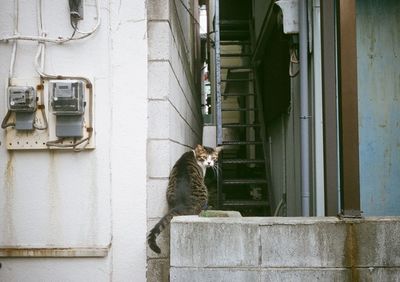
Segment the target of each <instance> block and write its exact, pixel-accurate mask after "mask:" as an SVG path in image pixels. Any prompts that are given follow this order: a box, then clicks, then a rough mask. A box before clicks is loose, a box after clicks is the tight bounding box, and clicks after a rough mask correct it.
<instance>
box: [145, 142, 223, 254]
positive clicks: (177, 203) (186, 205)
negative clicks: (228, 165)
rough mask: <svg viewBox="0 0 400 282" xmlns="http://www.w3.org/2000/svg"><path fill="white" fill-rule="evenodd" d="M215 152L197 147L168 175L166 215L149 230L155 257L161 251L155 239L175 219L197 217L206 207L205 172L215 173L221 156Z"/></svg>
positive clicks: (214, 150) (150, 244)
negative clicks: (176, 217) (184, 216)
mask: <svg viewBox="0 0 400 282" xmlns="http://www.w3.org/2000/svg"><path fill="white" fill-rule="evenodd" d="M221 149H222V147H217V148H215V149H213V148H209V147H204V146H202V145H197V146H196V148H195V149H194V150H191V151H188V152H186V153H184V154H183V155H182V156H181V157H180V159H179V160H178V161H177V162H176V163H175V165H174V167H173V168H172V170H171V173H170V175H169V182H168V189H167V202H168V207H169V210H168V212H167V214H166V215H165V216H164V217H163V218H161V220H160V221H159V222H158V223H157V224H156V225H155V226H154V227H153V229H151V230H150V233H149V235H148V236H147V243H148V244H149V247H150V248H151V249H152V250H153V251H154V252H156V253H158V254H159V253H160V252H161V250H160V248H159V247H158V246H157V243H156V238H157V236H158V235H159V234H160V233H161V231H162V230H163V229H164V228H165V227H166V226H167V225H168V224H169V223H170V222H171V219H172V218H173V217H174V216H176V215H196V214H199V213H200V212H201V210H202V209H205V208H206V207H207V200H208V192H207V187H206V185H205V184H204V176H205V173H206V169H207V168H208V167H211V168H213V169H216V161H217V160H218V153H219V152H220V151H221Z"/></svg>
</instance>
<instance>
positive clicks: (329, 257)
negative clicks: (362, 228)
mask: <svg viewBox="0 0 400 282" xmlns="http://www.w3.org/2000/svg"><path fill="white" fill-rule="evenodd" d="M307 220H308V219H306V218H304V219H303V220H302V221H301V222H297V223H292V224H291V223H290V221H289V220H287V221H286V223H284V222H285V221H284V220H282V222H281V223H272V225H270V226H261V244H262V266H263V267H343V264H344V263H349V262H346V260H345V252H344V248H345V240H346V227H345V224H344V223H340V222H338V221H337V220H335V221H331V220H325V221H324V220H320V221H319V222H311V221H309V222H307Z"/></svg>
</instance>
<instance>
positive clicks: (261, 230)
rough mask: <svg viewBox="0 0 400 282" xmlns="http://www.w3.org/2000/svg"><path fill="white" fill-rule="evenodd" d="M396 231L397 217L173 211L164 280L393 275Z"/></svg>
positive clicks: (397, 269) (399, 252) (396, 274)
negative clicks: (242, 215) (262, 215)
mask: <svg viewBox="0 0 400 282" xmlns="http://www.w3.org/2000/svg"><path fill="white" fill-rule="evenodd" d="M399 232H400V217H388V218H383V217H381V218H367V219H360V220H340V219H338V218H200V217H197V216H185V217H176V218H174V220H173V223H172V226H171V269H170V275H171V281H175V282H181V281H182V282H183V281H202V282H204V281H229V282H232V281H238V282H239V281H400V244H399V241H398V234H399Z"/></svg>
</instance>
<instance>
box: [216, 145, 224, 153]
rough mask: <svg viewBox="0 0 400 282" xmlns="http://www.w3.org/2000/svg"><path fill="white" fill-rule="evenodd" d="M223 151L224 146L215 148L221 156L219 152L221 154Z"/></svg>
mask: <svg viewBox="0 0 400 282" xmlns="http://www.w3.org/2000/svg"><path fill="white" fill-rule="evenodd" d="M222 149H223V146H218V147H216V148H215V152H217V153H218V154H219V152H221V150H222Z"/></svg>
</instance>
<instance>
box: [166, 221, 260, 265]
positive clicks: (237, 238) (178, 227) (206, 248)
mask: <svg viewBox="0 0 400 282" xmlns="http://www.w3.org/2000/svg"><path fill="white" fill-rule="evenodd" d="M182 220H184V222H182ZM259 232H260V230H259V227H258V225H255V224H248V223H246V220H239V219H237V220H236V221H235V223H230V222H229V220H228V219H223V218H213V219H210V218H199V217H198V216H185V217H176V218H174V220H173V223H172V225H171V265H172V266H176V267H228V266H229V267H251V266H254V267H255V266H258V265H259V259H260V252H259V244H260V233H259Z"/></svg>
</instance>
